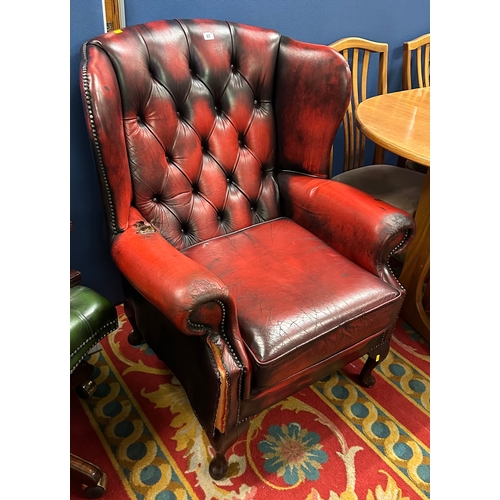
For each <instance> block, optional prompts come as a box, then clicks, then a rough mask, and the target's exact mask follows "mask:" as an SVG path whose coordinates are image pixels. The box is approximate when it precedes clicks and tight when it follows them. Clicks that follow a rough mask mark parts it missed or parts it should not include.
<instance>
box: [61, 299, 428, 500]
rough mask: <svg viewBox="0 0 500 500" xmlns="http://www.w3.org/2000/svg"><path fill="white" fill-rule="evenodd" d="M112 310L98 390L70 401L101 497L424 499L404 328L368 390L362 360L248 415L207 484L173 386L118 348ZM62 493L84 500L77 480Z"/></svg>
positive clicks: (416, 388)
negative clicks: (101, 482)
mask: <svg viewBox="0 0 500 500" xmlns="http://www.w3.org/2000/svg"><path fill="white" fill-rule="evenodd" d="M117 309H118V315H119V319H120V327H119V329H118V330H117V331H116V332H114V333H113V334H111V335H109V336H108V337H107V338H106V339H104V340H103V341H102V342H101V346H102V349H101V350H100V351H98V352H96V353H94V354H93V355H92V356H91V358H90V360H89V362H90V363H92V364H93V365H94V366H95V369H94V379H95V381H96V382H97V383H98V389H97V391H96V392H95V393H94V394H93V395H92V396H91V397H90V398H88V399H87V400H82V399H79V398H78V397H77V396H76V394H74V393H72V394H71V397H70V404H71V446H70V448H71V452H72V453H75V454H77V455H79V456H81V457H82V458H85V459H87V460H89V461H91V462H94V463H96V464H98V465H99V466H100V467H101V468H102V469H103V470H104V472H105V473H106V474H107V477H108V487H107V491H106V493H105V494H104V495H103V497H102V498H103V500H105V499H108V500H122V499H129V498H130V499H140V500H142V499H148V500H174V499H178V500H181V499H186V500H187V499H189V500H194V499H203V500H205V499H206V500H211V499H216V500H219V499H232V500H237V499H241V500H243V499H246V500H250V499H256V500H266V499H271V500H281V499H286V500H290V499H293V500H414V499H420V498H422V499H428V498H430V477H429V476H430V450H429V447H430V443H429V441H430V436H429V421H430V419H429V412H430V409H429V400H430V384H429V359H430V356H429V346H428V344H426V343H425V342H424V341H423V340H422V338H421V337H420V336H419V335H418V334H417V333H415V332H414V331H413V330H412V329H411V328H410V327H409V326H408V325H407V324H406V323H404V322H403V321H401V320H400V321H399V323H398V326H397V328H396V332H395V336H394V339H393V342H392V348H391V351H390V353H389V356H388V357H387V359H385V360H384V362H383V363H382V364H381V365H380V366H379V367H378V368H377V369H376V371H375V376H376V379H377V382H376V384H375V386H374V387H373V388H371V389H364V388H362V387H361V386H359V385H357V383H356V379H357V374H358V373H359V372H360V370H361V367H362V364H363V360H362V359H360V360H357V361H356V362H354V363H351V364H350V365H348V366H346V367H345V368H344V369H343V370H342V371H340V372H338V373H334V374H332V375H331V376H329V377H328V378H326V379H324V380H322V381H320V382H318V383H316V384H314V385H312V386H310V387H308V388H307V389H305V390H303V391H300V392H298V393H296V394H295V395H293V396H291V397H289V398H288V399H286V400H285V401H283V402H281V403H279V404H277V405H275V406H274V407H272V408H270V409H269V410H267V411H265V412H263V413H261V414H259V415H257V416H255V417H254V418H253V420H252V421H251V423H250V428H249V431H248V433H246V434H244V435H243V436H241V438H240V440H239V441H238V442H237V443H236V444H235V445H234V446H233V448H232V449H231V450H230V451H229V452H228V455H227V456H228V459H229V471H228V474H227V478H226V479H224V480H223V481H214V480H212V479H211V477H210V476H209V474H208V464H209V462H210V459H211V454H210V451H211V450H210V448H209V443H208V440H207V438H206V437H205V434H204V433H203V431H202V429H201V427H200V425H199V424H198V421H197V420H196V418H195V416H194V414H193V412H192V411H191V408H190V405H189V403H188V400H187V398H186V395H185V393H184V391H183V389H182V387H181V386H180V385H179V383H178V381H177V379H176V378H175V377H174V376H173V375H172V373H171V372H170V371H169V370H168V368H167V367H165V365H163V364H162V363H161V362H160V361H159V360H158V359H157V358H156V356H155V355H154V353H153V352H152V351H151V349H149V348H148V347H147V346H145V345H144V346H140V347H132V346H130V345H129V344H128V342H127V335H128V333H129V332H130V329H131V327H130V324H129V323H128V321H127V318H126V316H125V315H124V313H123V308H122V306H119V307H118V308H117ZM70 498H71V500H77V499H84V498H85V496H84V494H83V491H82V487H81V485H79V484H75V483H74V482H72V483H71V496H70Z"/></svg>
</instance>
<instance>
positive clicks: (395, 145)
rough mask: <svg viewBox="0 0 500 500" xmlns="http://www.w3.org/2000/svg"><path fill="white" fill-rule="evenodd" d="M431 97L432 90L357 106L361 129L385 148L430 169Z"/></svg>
mask: <svg viewBox="0 0 500 500" xmlns="http://www.w3.org/2000/svg"><path fill="white" fill-rule="evenodd" d="M430 98H431V89H430V87H425V88H422V89H420V88H418V89H412V90H402V91H399V92H390V93H388V94H382V95H378V96H375V97H371V98H369V99H366V100H364V101H363V102H361V103H360V104H359V105H358V108H357V110H356V119H357V121H358V126H359V128H360V130H361V131H362V132H363V134H365V135H366V137H368V138H369V139H371V140H372V141H374V142H376V143H377V144H380V146H382V147H383V148H384V149H387V150H388V151H391V152H392V153H395V154H397V155H400V156H402V157H403V158H407V159H408V160H413V161H415V162H417V163H420V164H422V165H425V166H427V167H429V166H430Z"/></svg>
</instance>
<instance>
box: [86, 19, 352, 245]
mask: <svg viewBox="0 0 500 500" xmlns="http://www.w3.org/2000/svg"><path fill="white" fill-rule="evenodd" d="M298 50H300V51H305V52H310V51H312V50H313V49H312V48H311V47H308V46H307V45H304V44H303V45H298V44H297V43H296V42H294V41H292V40H290V39H286V38H284V37H283V38H282V37H281V36H280V35H279V34H278V33H276V32H273V31H270V30H264V29H260V28H259V29H256V28H253V27H249V26H243V25H238V24H233V23H225V22H219V23H213V22H204V21H196V22H195V21H189V20H187V21H182V22H177V21H158V22H155V23H152V24H148V25H142V26H137V27H134V28H131V29H127V30H123V31H120V32H118V33H116V32H110V33H108V34H106V35H103V36H102V37H100V39H99V41H95V42H90V43H89V44H87V45H86V49H85V55H84V57H85V58H87V60H86V68H87V69H86V78H87V79H84V84H85V85H86V86H90V85H91V86H93V87H95V86H96V85H101V86H102V89H103V95H102V97H101V98H102V99H107V100H114V101H113V102H114V103H116V105H115V106H111V105H109V106H107V107H106V109H101V108H102V107H101V108H100V114H99V115H98V116H94V117H93V120H94V122H93V125H94V126H95V127H97V128H99V129H100V130H102V131H103V133H104V134H105V136H101V137H100V138H99V140H100V141H102V142H104V143H105V144H104V146H103V147H101V148H100V153H101V154H102V157H99V159H98V160H99V162H100V163H102V168H105V169H106V172H107V174H106V175H107V177H108V178H109V179H108V180H109V183H108V184H107V185H106V189H107V190H109V196H110V197H111V198H112V199H120V200H122V201H124V202H125V201H126V203H123V204H122V203H120V204H116V203H113V204H110V205H109V211H108V213H109V215H110V217H111V220H110V222H111V226H112V228H113V231H114V232H115V233H117V232H120V231H121V230H122V229H123V228H124V227H126V226H127V222H128V204H129V203H130V201H132V203H133V205H134V207H136V208H137V210H138V212H139V213H140V214H141V216H143V217H144V218H145V219H146V220H147V221H148V223H150V224H151V225H153V226H154V227H155V228H157V229H158V230H159V231H160V233H161V234H162V236H163V237H164V238H165V239H166V240H167V241H169V242H170V243H171V244H172V245H173V246H174V247H175V248H177V249H179V250H182V249H184V248H186V247H189V246H191V245H193V244H195V243H199V242H201V241H204V240H206V239H209V238H213V237H216V236H220V235H223V234H227V233H229V232H232V231H237V230H240V229H243V228H245V227H248V226H251V225H252V224H256V223H260V222H262V221H266V220H269V219H273V218H275V217H277V216H278V215H279V214H280V211H279V204H278V190H277V186H276V181H275V178H274V173H275V169H276V164H277V163H279V164H280V167H281V168H291V169H296V170H297V169H298V170H303V171H305V170H306V169H307V170H308V171H310V172H312V173H322V172H325V171H327V169H328V165H327V160H328V159H327V158H326V157H324V154H323V155H322V151H323V150H324V146H325V145H326V144H327V141H328V137H329V136H331V134H332V132H333V130H334V129H335V128H336V127H337V126H338V121H339V114H341V113H342V110H343V107H344V103H345V100H346V98H347V96H348V92H349V89H348V85H347V84H348V81H349V80H348V78H349V75H348V73H346V72H345V68H344V63H343V61H342V60H340V59H338V58H335V55H334V54H332V51H331V50H329V49H328V48H326V47H325V48H323V49H320V48H318V47H315V48H314V54H315V57H316V58H317V59H321V64H319V65H318V67H317V68H316V70H317V71H318V73H317V75H316V76H317V78H318V79H319V80H321V81H322V85H324V86H325V87H329V88H332V90H334V92H336V93H337V94H338V99H337V100H332V101H331V102H330V103H322V102H320V99H319V94H314V93H313V92H311V91H310V90H309V89H308V88H307V87H306V78H305V77H306V75H305V74H304V72H305V71H307V65H306V64H304V62H303V61H301V60H299V59H298V58H296V57H295V52H297V51H298ZM278 56H280V57H278ZM330 63H333V65H334V66H336V68H337V69H334V70H333V71H332V70H331V68H330V67H329V64H330ZM292 73H293V75H294V78H293V79H290V78H289V76H290V74H292ZM292 89H293V92H294V94H293V95H292ZM85 92H86V89H85V88H84V93H85ZM292 97H293V98H294V99H296V102H295V103H294V104H295V105H294V106H290V101H289V100H290V99H291V98H292ZM118 105H119V106H118ZM323 105H325V106H326V108H325V109H324V110H322V111H321V113H319V112H317V110H318V108H320V107H322V106H323ZM339 111H340V113H339ZM315 112H316V116H313V113H315ZM117 123H119V124H120V125H122V126H121V127H117V126H116V125H117ZM298 137H300V139H301V144H302V145H304V147H298V142H297V141H296V139H297V138H298ZM108 144H109V145H112V146H111V147H108ZM119 149H121V150H122V151H127V155H123V154H116V151H118V150H119ZM115 176H116V177H117V178H116V179H115ZM117 189H118V190H120V193H116V192H115V191H116V190H117ZM123 190H126V192H127V193H128V195H127V197H125V196H124V195H123Z"/></svg>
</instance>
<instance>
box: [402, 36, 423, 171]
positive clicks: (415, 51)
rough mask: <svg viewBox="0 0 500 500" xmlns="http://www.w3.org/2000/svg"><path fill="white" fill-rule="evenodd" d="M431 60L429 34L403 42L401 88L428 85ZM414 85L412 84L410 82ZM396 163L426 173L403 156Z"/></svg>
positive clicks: (406, 88) (407, 88)
mask: <svg viewBox="0 0 500 500" xmlns="http://www.w3.org/2000/svg"><path fill="white" fill-rule="evenodd" d="M430 60H431V35H430V33H427V34H425V35H422V36H419V37H417V38H414V39H413V40H410V41H408V42H405V43H404V44H403V68H402V75H403V90H410V89H412V88H423V87H429V86H430V84H431V79H430ZM413 82H415V83H416V85H415V86H413V85H412V83H413ZM398 165H400V166H401V165H404V166H405V167H406V168H409V169H411V170H416V171H418V172H422V173H426V172H427V167H424V166H423V165H419V164H418V163H415V162H414V161H410V160H406V159H405V158H399V159H398Z"/></svg>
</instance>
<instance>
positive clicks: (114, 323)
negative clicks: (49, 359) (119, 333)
mask: <svg viewBox="0 0 500 500" xmlns="http://www.w3.org/2000/svg"><path fill="white" fill-rule="evenodd" d="M109 326H112V328H113V330H116V329H117V328H118V320H112V321H109V322H108V323H106V324H105V325H103V326H101V328H99V329H98V330H96V331H95V332H94V333H93V334H92V335H91V336H90V337H88V338H87V339H86V340H85V341H84V342H82V343H81V344H80V345H79V346H78V347H77V348H76V349H75V350H74V351H73V352H72V353H71V354H70V359H71V358H72V357H73V356H74V355H75V354H77V353H78V351H79V350H80V349H81V348H82V347H84V346H85V345H87V344H88V343H89V342H93V344H92V345H90V346H89V347H88V351H90V349H92V348H93V347H94V346H95V345H97V344H98V343H99V342H100V341H101V340H102V339H103V338H104V337H106V335H107V333H104V335H102V334H101V332H102V331H103V330H105V329H107V328H108V327H109ZM96 337H97V338H96ZM88 351H87V352H88ZM84 356H85V354H83V355H82V357H81V358H80V359H79V360H78V362H77V363H76V365H75V366H74V367H73V368H72V369H71V371H70V375H71V374H72V373H73V372H74V371H75V370H76V368H77V366H79V365H80V363H81V362H82V361H83V358H84Z"/></svg>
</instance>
